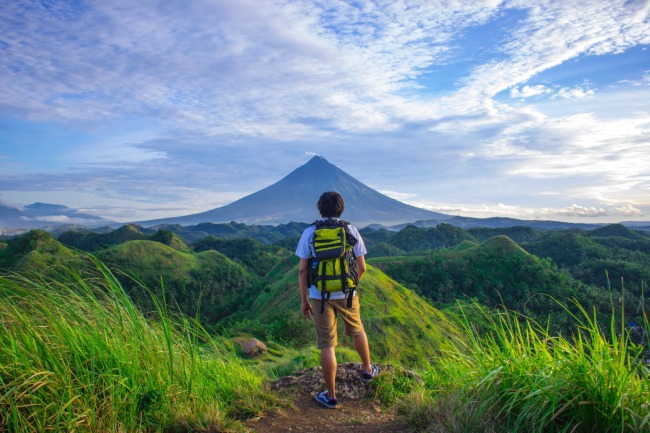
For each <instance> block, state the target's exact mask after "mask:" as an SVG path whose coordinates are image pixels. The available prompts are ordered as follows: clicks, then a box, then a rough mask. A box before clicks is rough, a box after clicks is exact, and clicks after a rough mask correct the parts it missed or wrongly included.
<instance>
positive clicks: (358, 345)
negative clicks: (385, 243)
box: [296, 192, 377, 409]
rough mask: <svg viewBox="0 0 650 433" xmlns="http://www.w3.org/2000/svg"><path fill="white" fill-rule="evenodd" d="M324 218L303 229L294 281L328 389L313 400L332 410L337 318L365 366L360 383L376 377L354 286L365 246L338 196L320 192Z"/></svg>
mask: <svg viewBox="0 0 650 433" xmlns="http://www.w3.org/2000/svg"><path fill="white" fill-rule="evenodd" d="M317 208H318V211H319V212H320V215H321V217H322V219H321V220H318V221H316V222H315V223H314V224H312V225H311V226H309V227H307V228H306V229H305V231H304V232H303V234H302V236H301V237H300V241H299V242H298V247H297V248H296V255H297V256H298V257H300V272H299V275H298V283H299V287H300V296H301V298H302V313H303V315H304V316H305V317H307V318H311V317H313V318H314V322H315V325H316V335H317V338H318V348H319V349H320V351H321V355H320V362H321V367H322V369H323V376H324V379H325V387H326V390H325V391H323V392H321V393H319V394H318V395H316V400H317V401H318V402H319V403H321V404H323V405H324V406H326V407H328V408H330V409H334V408H336V407H337V406H338V400H337V398H336V383H335V382H336V367H337V364H336V353H335V348H336V345H337V331H336V320H337V317H341V318H342V319H343V322H344V323H345V334H346V335H350V336H352V339H353V342H354V348H355V349H356V351H357V353H358V354H359V357H360V358H361V364H362V368H363V373H362V376H361V378H362V380H363V381H364V382H367V381H369V380H371V379H372V378H373V377H375V376H376V375H377V367H376V366H375V365H372V364H371V363H370V349H369V347H368V339H367V337H366V332H365V331H364V329H363V324H362V323H361V316H360V314H359V298H358V297H357V296H356V293H355V290H354V288H355V286H356V283H357V282H358V281H359V280H360V279H361V277H362V276H363V273H364V272H365V271H366V262H365V259H364V255H365V254H366V253H367V251H366V247H365V245H364V243H363V239H361V235H360V234H359V231H358V230H357V229H356V228H355V227H353V226H352V225H350V224H349V223H347V222H345V221H342V220H341V219H340V216H341V214H342V213H343V209H344V203H343V197H341V194H339V193H337V192H325V193H323V194H322V195H321V196H320V198H319V200H318V205H317Z"/></svg>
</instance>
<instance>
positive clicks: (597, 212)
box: [544, 204, 607, 217]
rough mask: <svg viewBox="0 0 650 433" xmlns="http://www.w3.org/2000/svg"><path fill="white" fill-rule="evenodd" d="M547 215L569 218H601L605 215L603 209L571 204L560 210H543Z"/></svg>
mask: <svg viewBox="0 0 650 433" xmlns="http://www.w3.org/2000/svg"><path fill="white" fill-rule="evenodd" d="M544 211H545V212H546V213H548V214H549V215H559V216H569V217H601V216H605V215H607V212H606V211H605V209H603V208H598V207H594V206H580V205H577V204H573V205H571V206H568V207H565V208H562V209H552V208H549V209H544Z"/></svg>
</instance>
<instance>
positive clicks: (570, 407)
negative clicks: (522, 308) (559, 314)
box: [413, 304, 650, 433]
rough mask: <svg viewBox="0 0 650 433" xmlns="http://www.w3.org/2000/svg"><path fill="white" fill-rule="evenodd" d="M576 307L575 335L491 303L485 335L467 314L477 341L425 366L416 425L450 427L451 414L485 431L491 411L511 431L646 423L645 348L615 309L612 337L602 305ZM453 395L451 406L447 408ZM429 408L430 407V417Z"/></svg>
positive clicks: (649, 387) (641, 426) (631, 427)
mask: <svg viewBox="0 0 650 433" xmlns="http://www.w3.org/2000/svg"><path fill="white" fill-rule="evenodd" d="M576 308H577V310H578V311H579V315H577V316H574V315H572V314H570V313H569V312H568V311H567V313H569V315H571V317H572V318H573V319H574V320H575V322H574V324H575V328H574V330H575V333H574V334H573V337H572V338H564V337H561V336H559V337H558V336H553V335H551V334H550V333H549V330H548V328H547V327H542V326H539V325H538V324H536V323H535V322H533V321H530V320H523V321H522V320H521V318H520V317H519V316H518V315H516V314H515V313H508V312H500V313H497V314H496V315H494V314H492V313H490V312H488V311H484V318H485V320H487V321H488V322H489V323H490V331H489V332H488V334H487V335H486V336H485V337H481V336H480V335H479V334H478V333H477V332H476V331H475V330H474V327H473V325H472V322H473V321H474V318H473V317H470V316H467V317H466V321H465V325H466V330H467V332H468V334H469V335H471V337H472V338H471V343H470V344H469V345H468V346H464V347H461V348H459V350H457V351H456V352H455V353H450V354H449V355H448V356H446V357H444V358H441V359H440V360H439V362H438V364H437V365H436V366H435V367H433V366H431V367H430V368H429V369H428V371H425V372H424V374H423V379H424V381H425V383H426V387H427V389H428V390H429V393H428V398H426V399H420V402H419V403H418V402H416V404H414V406H413V408H414V415H413V420H414V426H415V424H416V423H417V427H418V429H419V431H424V430H426V429H432V430H435V425H440V424H443V425H445V426H447V427H448V426H449V425H452V424H454V420H452V419H449V418H446V419H445V418H441V415H444V414H447V416H449V415H453V416H454V417H456V418H460V419H474V420H475V424H474V425H473V426H467V425H465V426H464V427H463V430H455V429H448V431H477V432H478V431H486V430H487V429H486V419H489V421H488V422H487V424H488V425H490V424H493V425H498V426H501V431H509V432H534V433H537V432H539V433H543V432H569V431H571V432H595V431H598V432H614V431H619V432H620V431H630V432H641V431H647V430H648V427H649V425H648V423H649V422H650V406H648V404H647V402H648V401H649V399H650V382H649V381H648V380H647V374H648V372H647V370H646V368H645V367H644V366H643V364H642V363H640V362H638V355H639V353H640V348H635V347H634V346H631V345H630V344H629V343H630V342H629V339H628V337H627V336H626V335H625V334H624V333H622V332H621V331H622V330H623V329H624V328H623V325H621V324H618V323H617V321H616V319H615V317H614V316H612V319H611V322H610V333H609V335H610V337H609V338H608V337H607V336H606V335H605V334H604V333H603V332H602V330H601V328H600V326H599V324H598V322H597V320H596V314H595V313H588V312H587V311H586V310H584V309H583V308H582V307H581V306H580V305H579V304H577V305H576ZM621 313H623V312H621ZM645 324H646V326H647V320H646V323H645ZM449 401H452V402H454V407H453V408H451V410H449V408H444V406H445V405H447V404H448V402H449ZM423 413H425V414H429V415H431V416H430V417H428V421H429V422H428V423H427V422H426V419H425V418H427V417H423V416H422V414H423ZM477 413H478V414H480V417H479V419H476V416H475V415H476V414H477ZM456 424H457V423H456ZM427 431H428V430H427ZM436 431H437V430H436Z"/></svg>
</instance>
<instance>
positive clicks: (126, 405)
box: [0, 258, 273, 432]
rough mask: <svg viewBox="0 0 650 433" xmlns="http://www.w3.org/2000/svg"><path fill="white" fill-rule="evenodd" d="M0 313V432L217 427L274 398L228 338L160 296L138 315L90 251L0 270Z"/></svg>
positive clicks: (257, 409)
mask: <svg viewBox="0 0 650 433" xmlns="http://www.w3.org/2000/svg"><path fill="white" fill-rule="evenodd" d="M173 317H176V318H173ZM0 318H1V320H0V430H1V431H12V432H33V431H77V432H96V431H130V432H151V431H177V432H183V431H186V432H189V431H223V430H224V429H225V428H227V427H228V426H229V425H232V423H233V422H234V420H236V419H238V418H240V417H247V416H251V415H259V414H260V413H261V412H262V411H264V410H266V409H268V408H269V407H270V405H271V404H273V401H272V399H271V397H270V394H269V393H268V391H267V389H266V388H265V386H264V384H263V383H262V378H261V377H260V375H259V374H257V373H256V372H255V371H253V370H251V369H250V368H248V367H246V366H244V365H243V364H242V363H241V362H240V361H239V360H238V359H237V357H236V356H234V353H233V350H232V347H231V346H230V345H229V344H228V343H227V342H224V341H221V340H217V339H214V338H213V337H211V336H210V335H208V333H207V332H206V331H205V330H204V329H203V328H202V327H201V326H200V325H198V324H197V322H195V321H193V320H190V319H187V318H185V317H182V316H172V315H171V314H170V306H168V305H166V304H164V303H161V302H157V301H156V310H155V311H154V312H152V318H150V319H145V317H144V316H143V315H142V314H141V313H140V312H139V311H138V309H136V308H135V306H134V305H133V303H132V302H131V300H130V299H129V297H128V296H126V295H125V292H124V291H123V289H122V287H121V285H120V283H119V281H118V280H117V279H116V278H115V277H114V276H113V275H112V274H111V273H110V272H109V271H108V269H106V268H105V267H104V266H103V265H101V263H99V262H97V261H94V260H93V259H92V258H90V259H89V261H87V263H86V264H85V266H82V271H81V272H77V271H72V270H65V269H60V270H59V276H58V278H57V280H48V279H44V278H41V277H39V276H36V275H34V276H24V277H21V276H13V277H11V278H7V277H1V278H0Z"/></svg>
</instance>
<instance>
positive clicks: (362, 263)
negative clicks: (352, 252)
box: [357, 256, 366, 281]
mask: <svg viewBox="0 0 650 433" xmlns="http://www.w3.org/2000/svg"><path fill="white" fill-rule="evenodd" d="M365 272H366V259H365V257H364V256H359V257H357V275H358V276H359V281H361V276H362V275H363V274H364V273H365Z"/></svg>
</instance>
